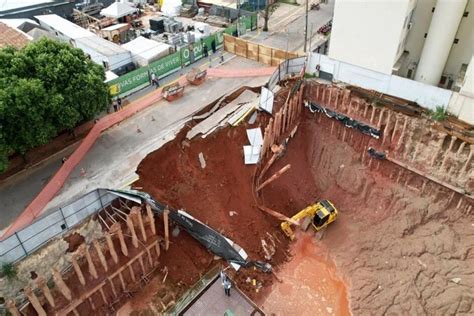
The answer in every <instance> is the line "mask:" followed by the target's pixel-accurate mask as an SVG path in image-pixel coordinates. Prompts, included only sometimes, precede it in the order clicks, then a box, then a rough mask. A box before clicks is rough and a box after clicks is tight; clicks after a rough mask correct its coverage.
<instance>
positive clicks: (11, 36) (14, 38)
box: [0, 22, 31, 49]
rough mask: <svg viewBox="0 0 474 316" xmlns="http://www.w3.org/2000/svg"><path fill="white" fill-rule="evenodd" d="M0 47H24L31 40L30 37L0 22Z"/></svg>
mask: <svg viewBox="0 0 474 316" xmlns="http://www.w3.org/2000/svg"><path fill="white" fill-rule="evenodd" d="M0 34H2V36H0V47H5V46H13V47H15V48H18V49H20V48H23V47H25V46H26V45H27V44H28V43H29V42H30V40H31V37H30V36H28V35H27V34H25V33H23V32H22V31H20V30H17V29H15V28H12V27H10V26H8V25H6V24H5V23H2V22H0Z"/></svg>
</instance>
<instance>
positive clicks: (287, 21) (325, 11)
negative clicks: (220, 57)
mask: <svg viewBox="0 0 474 316" xmlns="http://www.w3.org/2000/svg"><path fill="white" fill-rule="evenodd" d="M299 2H301V3H302V4H300V5H299V6H296V5H290V4H285V3H281V4H279V7H278V8H277V9H276V11H275V12H274V13H273V14H272V15H271V16H270V20H269V23H268V29H269V31H268V32H260V31H252V32H248V33H247V34H245V35H244V36H242V38H244V39H248V40H251V41H253V42H256V43H259V44H263V45H267V46H270V47H274V48H279V49H283V50H287V49H288V51H294V52H296V51H299V52H303V49H304V31H305V5H304V1H299ZM313 2H316V1H314V0H313V1H311V0H309V3H310V4H311V3H313ZM334 2H335V1H330V2H329V3H328V4H321V9H320V10H319V11H316V10H309V11H308V35H309V36H308V43H307V44H308V46H309V42H310V40H309V38H310V37H311V46H312V49H316V48H317V42H318V40H319V39H320V38H321V37H322V36H321V35H319V34H317V31H318V29H319V28H320V27H321V26H323V25H324V24H326V23H327V22H329V20H331V19H332V17H333V15H334ZM259 28H260V29H261V28H263V19H261V20H259ZM311 28H312V32H311Z"/></svg>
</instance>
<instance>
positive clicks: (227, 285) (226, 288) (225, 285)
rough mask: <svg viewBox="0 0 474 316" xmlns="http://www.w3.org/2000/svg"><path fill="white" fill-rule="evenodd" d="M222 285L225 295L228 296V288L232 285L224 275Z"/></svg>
mask: <svg viewBox="0 0 474 316" xmlns="http://www.w3.org/2000/svg"><path fill="white" fill-rule="evenodd" d="M223 286H224V293H225V295H227V296H230V288H231V287H232V283H231V282H230V280H229V278H227V277H226V278H225V279H224V282H223Z"/></svg>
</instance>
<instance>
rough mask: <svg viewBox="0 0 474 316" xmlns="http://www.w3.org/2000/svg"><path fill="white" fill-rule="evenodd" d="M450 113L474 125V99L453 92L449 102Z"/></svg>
mask: <svg viewBox="0 0 474 316" xmlns="http://www.w3.org/2000/svg"><path fill="white" fill-rule="evenodd" d="M448 112H449V113H451V114H453V115H454V116H456V117H458V118H459V119H461V120H463V121H465V122H467V123H469V124H472V125H474V98H473V97H469V96H465V95H462V94H460V93H457V92H453V96H452V97H451V99H450V100H449V105H448Z"/></svg>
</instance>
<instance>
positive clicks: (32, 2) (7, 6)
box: [0, 0, 53, 12]
mask: <svg viewBox="0 0 474 316" xmlns="http://www.w3.org/2000/svg"><path fill="white" fill-rule="evenodd" d="M50 2H53V0H3V1H2V2H1V3H0V12H4V11H9V10H15V9H21V8H24V7H31V6H36V5H38V4H43V3H50Z"/></svg>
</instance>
